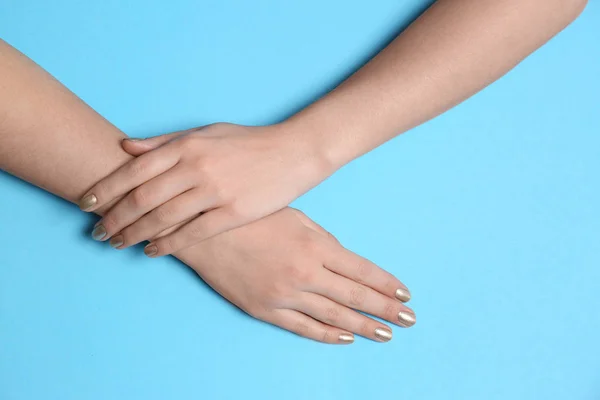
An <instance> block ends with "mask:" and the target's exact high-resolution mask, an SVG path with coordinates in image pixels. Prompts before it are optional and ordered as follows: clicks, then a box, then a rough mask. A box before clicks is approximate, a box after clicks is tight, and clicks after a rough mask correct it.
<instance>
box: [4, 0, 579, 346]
mask: <svg viewBox="0 0 600 400" xmlns="http://www.w3.org/2000/svg"><path fill="white" fill-rule="evenodd" d="M585 3H586V2H585V0H438V1H437V2H436V3H435V4H434V5H433V6H432V7H431V8H430V9H429V10H428V11H427V12H426V13H424V14H423V15H422V16H421V17H420V18H418V19H417V20H416V21H415V22H414V23H413V24H412V25H411V26H410V27H409V28H408V29H407V30H405V31H404V32H403V33H402V34H401V35H399V36H398V37H397V38H396V39H395V40H394V41H393V42H392V43H391V44H390V45H389V46H388V47H387V48H386V49H384V50H383V51H382V52H381V53H380V54H379V55H378V56H377V57H375V58H374V59H373V60H372V61H371V62H369V63H368V64H367V65H366V66H365V67H363V68H362V69H361V70H359V71H358V72H357V73H356V74H354V75H353V76H352V77H350V78H349V79H348V80H347V81H346V82H344V83H343V84H342V85H340V86H339V87H338V88H337V89H336V90H334V91H332V92H331V93H330V94H328V95H327V96H325V97H323V98H322V99H321V100H319V101H317V102H316V103H314V104H313V105H311V106H309V107H308V108H306V109H305V110H303V111H301V112H299V113H298V114H297V115H295V116H293V117H292V118H290V119H288V120H287V121H284V122H282V123H280V124H275V125H272V126H265V127H243V126H238V125H231V124H216V125H211V126H209V127H205V128H203V129H197V130H192V131H188V132H185V133H184V134H175V135H172V136H170V137H168V138H162V139H161V138H159V139H150V140H148V141H141V142H126V143H124V144H123V146H124V148H125V149H127V152H129V153H130V154H135V155H140V156H139V157H137V158H135V159H132V158H131V155H130V154H127V153H126V152H124V151H122V150H121V148H120V143H119V142H120V141H121V139H122V138H123V137H124V135H123V134H122V133H121V132H119V131H118V130H117V129H116V128H115V127H113V126H112V125H111V124H110V123H108V122H107V121H105V120H103V119H102V118H101V117H100V116H98V115H97V114H96V113H95V112H94V111H93V110H91V109H90V108H89V107H87V106H86V105H85V104H83V103H82V102H81V101H80V100H79V99H77V98H76V96H74V95H73V94H71V93H70V92H69V91H68V90H67V89H66V88H64V87H63V86H61V85H60V83H58V82H56V81H54V80H53V79H52V78H51V77H50V76H49V75H47V74H45V73H43V71H42V70H41V69H40V68H39V67H37V66H35V65H34V64H33V63H31V62H30V61H29V60H27V58H26V57H24V56H23V55H21V54H19V53H18V52H17V51H15V50H14V49H12V48H11V47H10V46H8V45H6V44H4V43H3V44H2V45H1V46H0V60H1V63H0V93H1V95H0V167H1V168H2V169H4V170H7V171H8V172H10V173H13V174H15V175H17V176H20V177H22V178H24V179H26V180H28V181H30V182H32V183H34V184H37V185H38V186H41V187H43V188H45V189H47V190H49V191H52V192H53V193H56V194H58V195H60V196H62V197H64V198H66V199H68V200H70V201H75V200H76V199H80V200H85V199H87V200H86V201H82V202H81V203H80V204H81V205H83V206H84V208H85V209H86V210H87V211H94V212H97V213H99V214H104V213H106V212H107V210H109V209H110V211H109V212H108V213H107V214H105V218H104V219H103V220H102V221H101V223H100V224H99V225H98V226H97V227H96V229H95V232H96V233H97V234H96V235H95V236H96V237H97V238H99V239H101V240H107V239H109V238H111V237H113V238H114V237H116V236H119V235H120V236H122V239H121V240H122V241H123V243H122V244H121V245H119V246H116V247H126V246H127V245H131V244H133V243H134V242H135V241H136V240H141V239H140V237H142V236H148V235H149V236H148V239H151V240H152V242H151V243H150V245H149V246H148V247H147V249H149V250H148V251H147V253H148V254H149V255H151V256H159V255H164V254H170V253H173V254H174V255H175V256H176V257H178V258H180V259H181V260H183V261H184V262H186V263H187V264H188V265H190V266H191V267H192V268H194V269H195V270H196V271H197V272H198V273H199V274H200V275H201V276H203V277H205V279H206V280H207V282H208V283H209V284H210V285H211V286H213V288H215V290H217V291H218V292H219V293H222V294H223V295H224V296H226V297H227V298H228V299H230V300H231V301H232V302H233V303H234V304H236V305H238V306H239V307H240V308H242V309H243V310H245V311H247V312H248V313H249V314H251V315H255V316H256V317H258V318H260V319H263V320H265V321H268V322H271V323H273V324H275V325H278V326H281V327H283V328H285V329H289V330H291V331H294V332H296V333H298V334H300V335H303V336H306V337H309V338H313V339H316V340H322V341H325V342H327V343H334V342H335V343H347V341H344V340H342V337H345V335H347V334H348V333H350V332H355V333H358V334H363V335H365V336H367V337H370V338H372V339H375V340H378V339H379V340H382V339H381V338H382V337H385V335H383V336H382V335H381V332H382V331H379V333H380V334H379V335H378V336H377V335H376V331H375V329H377V328H379V329H382V328H383V329H385V328H384V325H381V324H379V323H378V322H376V321H374V320H372V319H368V318H366V317H364V318H363V317H362V316H361V315H360V314H358V313H356V312H354V311H352V310H351V308H354V309H356V310H360V311H365V312H367V313H372V315H376V316H379V317H382V318H384V319H387V320H388V321H390V322H395V323H397V324H398V325H404V326H406V325H407V324H408V325H409V324H412V323H414V314H413V313H412V311H410V310H409V309H408V308H406V307H405V306H404V305H402V304H401V303H400V301H398V300H396V299H395V298H394V295H395V292H393V290H397V289H402V290H405V289H404V288H405V287H404V286H403V285H402V284H401V283H400V282H399V281H398V280H397V279H396V278H394V277H392V276H391V275H389V274H387V273H386V272H385V271H383V270H381V269H380V268H378V267H376V266H375V265H373V264H371V263H370V262H368V261H367V260H364V259H362V258H360V257H358V256H356V255H355V254H352V253H351V252H348V251H347V250H345V249H343V248H342V247H341V246H340V245H339V243H337V242H336V241H335V240H334V239H333V238H331V237H330V235H327V234H326V233H325V232H324V231H322V229H320V228H319V227H318V226H316V225H315V224H314V223H312V222H309V221H310V220H308V219H307V218H306V217H305V216H304V215H302V214H300V213H298V212H297V211H294V210H291V209H289V208H284V207H285V206H286V204H288V203H289V202H290V201H291V200H293V199H295V198H296V197H298V196H299V195H300V194H302V193H304V192H305V191H306V190H309V189H310V188H311V187H313V186H314V185H316V184H318V182H320V181H322V180H323V179H324V178H325V177H327V176H328V175H330V174H331V173H333V172H334V171H335V170H336V169H338V168H340V167H341V166H342V165H344V164H346V163H348V162H350V161H351V160H352V159H354V158H356V157H358V156H360V155H361V154H364V153H365V152H368V151H370V150H371V149H373V148H375V147H377V146H379V145H381V144H382V143H384V142H385V141H387V140H389V139H391V138H392V137H394V136H396V135H397V134H399V133H401V132H404V131H406V130H408V129H410V128H411V127H414V126H415V125H418V124H420V123H422V122H424V121H426V120H428V119H430V118H432V117H434V116H436V115H438V114H439V113H441V112H443V111H445V110H446V109H448V108H450V107H452V106H454V105H455V104H457V103H459V102H460V101H462V100H464V99H465V98H467V97H469V96H471V95H472V94H473V93H475V92H477V91H478V90H480V89H481V88H483V87H485V86H486V85H487V84H489V83H491V82H493V81H494V80H496V79H498V78H499V77H500V76H502V75H503V74H504V73H506V72H507V71H508V70H510V69H511V68H512V67H513V66H514V65H516V64H517V63H518V62H519V61H520V60H522V59H523V58H524V57H526V56H527V55H528V54H529V53H531V52H532V51H534V50H535V49H536V48H538V47H539V46H541V45H542V44H543V43H545V42H546V41H547V40H548V39H550V38H551V37H552V36H553V35H555V34H556V33H558V32H559V31H560V30H561V29H563V28H564V27H565V26H566V25H568V24H569V23H570V22H571V21H572V20H574V19H575V18H576V16H577V15H578V14H579V13H580V12H581V11H582V10H583V8H584V6H585ZM155 142H156V143H155ZM120 167H121V168H123V169H120ZM165 174H170V175H169V179H166V180H164V181H163V182H162V183H161V182H160V180H159V181H156V179H159V178H161V176H163V175H165ZM165 176H166V175H165ZM94 182H97V184H95V185H93V183H94ZM157 182H158V183H160V184H156V183H157ZM147 185H151V186H147ZM152 185H154V186H152ZM134 189H135V190H134ZM131 190H133V192H131V194H128V193H129V192H130V191H131ZM92 194H93V195H94V199H95V201H89V199H90V197H89V196H90V195H92ZM184 195H189V196H190V197H189V199H188V200H189V203H186V202H185V200H181V199H179V198H180V197H182V196H184ZM178 199H179V200H180V201H182V202H183V203H184V205H185V204H190V205H189V206H186V207H185V211H186V212H187V213H186V214H185V215H177V214H175V212H174V211H172V210H174V209H175V207H173V208H171V209H166V210H164V209H163V210H162V211H161V212H156V213H154V216H155V217H156V221H153V220H149V221H146V222H147V223H146V225H142V226H141V227H140V226H138V227H136V224H137V221H141V220H142V219H140V217H141V216H142V215H144V213H145V212H150V214H148V215H152V213H153V212H154V211H152V210H159V209H160V207H162V206H163V205H164V206H166V205H168V204H169V202H172V201H178ZM115 204H117V205H116V206H114V205H115ZM177 208H179V207H177ZM278 210H282V211H278ZM200 213H202V215H200V216H199V217H198V215H199V214H200ZM189 215H192V217H189ZM267 215H268V217H265V216H267ZM172 216H175V217H173V218H172V219H168V218H170V217H172ZM186 217H187V218H186ZM261 218H262V219H261ZM163 220H164V221H163ZM252 221H254V222H252ZM160 223H164V225H163V226H160V225H159V224H160ZM155 224H156V226H153V225H155ZM171 224H172V226H171V228H170V230H167V231H163V232H161V233H160V234H159V235H157V236H156V237H153V236H152V235H153V232H160V229H162V228H164V227H165V226H167V225H171ZM180 224H185V225H184V226H183V227H181V228H179V226H180ZM128 226H129V228H127V227H128ZM240 226H241V227H240ZM99 227H100V228H99ZM142 228H143V229H142ZM175 228H179V229H177V230H174V229H175ZM126 229H129V230H128V231H127V232H126V231H125V230H126ZM136 229H140V230H143V232H141V233H136V232H137V231H136ZM102 231H104V232H102ZM120 232H121V233H120ZM220 232H225V233H220ZM269 232H277V236H276V237H271V236H268V233H269ZM119 233H120V234H119ZM136 235H137V236H136ZM261 238H270V239H271V240H264V239H261ZM195 243H196V244H195ZM281 243H284V244H285V245H281ZM194 244H195V245H194ZM190 245H193V246H191V247H187V246H190ZM186 247H187V248H186ZM183 248H185V249H184V250H180V249H183ZM290 249H292V250H293V251H291V250H290ZM208 254H210V256H207V255H208ZM244 274H248V275H247V276H245V275H244ZM242 276H244V277H245V279H240V277H242ZM265 277H268V278H269V279H271V278H274V282H265V281H268V279H264V278H265ZM260 278H263V279H260ZM404 299H406V298H404ZM407 315H408V318H407ZM365 318H366V319H365ZM407 320H408V321H409V322H408V323H407ZM401 321H403V322H401ZM342 335H344V336H342Z"/></svg>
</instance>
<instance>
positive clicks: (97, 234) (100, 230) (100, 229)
mask: <svg viewBox="0 0 600 400" xmlns="http://www.w3.org/2000/svg"><path fill="white" fill-rule="evenodd" d="M104 236H106V229H105V228H104V225H98V226H96V227H95V228H94V230H93V231H92V238H93V239H94V240H102V238H104Z"/></svg>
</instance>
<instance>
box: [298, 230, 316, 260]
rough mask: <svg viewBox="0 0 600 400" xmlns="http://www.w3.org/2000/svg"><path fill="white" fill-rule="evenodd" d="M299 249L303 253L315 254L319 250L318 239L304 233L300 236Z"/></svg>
mask: <svg viewBox="0 0 600 400" xmlns="http://www.w3.org/2000/svg"><path fill="white" fill-rule="evenodd" d="M299 247H300V250H301V251H302V252H303V253H304V254H309V255H315V254H318V253H319V252H320V250H321V246H320V243H319V240H318V239H317V238H315V237H314V236H313V235H308V234H307V235H304V236H303V237H301V238H300V246H299Z"/></svg>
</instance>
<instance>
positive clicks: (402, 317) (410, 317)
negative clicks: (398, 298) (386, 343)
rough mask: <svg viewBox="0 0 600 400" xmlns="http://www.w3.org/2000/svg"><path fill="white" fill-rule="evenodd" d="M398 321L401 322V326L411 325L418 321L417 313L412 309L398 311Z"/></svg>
mask: <svg viewBox="0 0 600 400" xmlns="http://www.w3.org/2000/svg"><path fill="white" fill-rule="evenodd" d="M398 321H399V322H400V326H403V327H404V328H408V327H411V326H413V325H414V324H415V322H417V318H416V317H415V314H414V313H413V312H410V311H400V312H399V313H398Z"/></svg>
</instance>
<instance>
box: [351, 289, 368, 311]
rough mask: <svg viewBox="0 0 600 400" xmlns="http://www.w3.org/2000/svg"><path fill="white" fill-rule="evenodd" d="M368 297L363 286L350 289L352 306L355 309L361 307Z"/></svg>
mask: <svg viewBox="0 0 600 400" xmlns="http://www.w3.org/2000/svg"><path fill="white" fill-rule="evenodd" d="M366 296H367V291H366V290H365V288H363V287H361V286H355V287H353V288H352V289H350V304H351V305H352V306H355V307H361V306H362V305H363V304H364V302H365V298H366Z"/></svg>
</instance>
